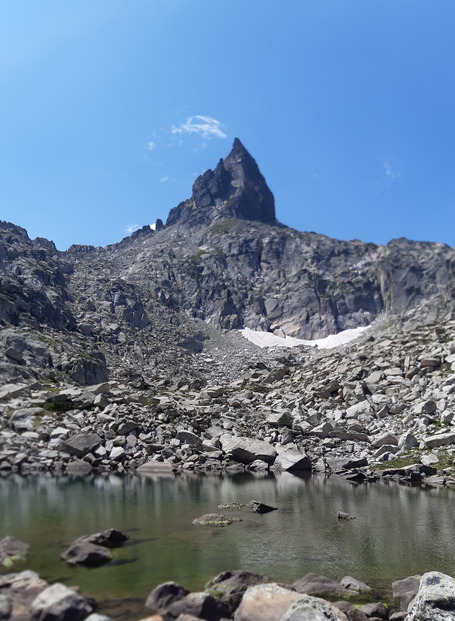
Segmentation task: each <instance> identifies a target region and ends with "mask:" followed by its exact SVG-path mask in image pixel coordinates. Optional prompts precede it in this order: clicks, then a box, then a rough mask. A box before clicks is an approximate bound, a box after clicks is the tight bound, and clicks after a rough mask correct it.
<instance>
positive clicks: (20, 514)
mask: <svg viewBox="0 0 455 621" xmlns="http://www.w3.org/2000/svg"><path fill="white" fill-rule="evenodd" d="M251 499H255V500H260V501H262V502H265V503H267V504H270V505H273V506H276V507H278V511H274V512H273V513H269V514H265V515H259V514H256V513H253V512H251V511H250V510H248V508H246V507H244V508H242V509H239V510H235V511H232V513H233V515H235V516H237V517H240V518H242V521H241V522H238V523H234V524H232V525H230V526H227V527H224V528H220V527H218V528H213V527H204V526H198V525H194V524H192V520H193V519H194V518H196V517H199V516H200V515H202V514H204V513H213V512H224V513H228V511H222V510H220V509H217V505H219V504H223V503H229V502H234V501H235V502H239V503H246V502H248V501H249V500H251ZM454 509H455V493H454V492H452V491H450V490H447V489H425V490H424V489H421V488H420V487H409V486H404V485H399V484H395V483H389V484H387V483H374V484H368V485H352V484H349V483H347V482H345V481H344V480H342V479H339V478H337V477H330V478H326V477H323V476H314V475H313V476H311V475H309V476H305V477H298V476H294V475H292V474H289V473H281V474H276V475H273V474H267V475H265V476H262V477H261V476H259V477H258V476H254V475H252V474H238V475H234V476H220V475H192V474H183V475H179V476H173V475H172V476H147V477H145V476H135V475H125V476H117V475H112V474H109V475H106V476H88V477H67V476H65V477H63V476H62V477H52V476H40V477H26V478H22V477H19V476H10V477H7V478H4V479H1V480H0V538H2V537H4V536H5V535H13V536H14V537H16V538H18V539H21V540H23V541H25V542H27V543H29V544H30V546H31V549H30V554H29V556H28V558H27V560H26V561H25V562H20V563H17V564H16V565H15V567H14V569H13V570H11V569H10V570H6V569H3V570H2V572H3V573H6V572H7V571H21V570H23V569H25V568H27V569H33V570H34V571H36V572H38V573H39V574H40V576H41V577H43V578H45V579H46V580H48V581H61V582H64V583H65V584H67V585H74V584H77V585H79V586H80V587H81V589H82V590H83V591H85V592H87V593H88V594H90V595H91V596H93V597H95V599H96V600H97V601H98V603H99V605H100V608H99V611H100V612H104V613H105V614H109V615H110V616H111V617H112V618H114V619H119V620H122V621H130V620H135V619H139V618H141V616H146V609H145V608H144V602H145V599H146V597H147V595H148V593H149V592H150V591H151V590H152V588H154V587H155V586H156V585H157V584H159V583H160V582H164V581H167V580H175V581H176V582H179V583H181V584H182V585H184V586H185V587H187V588H188V589H191V590H200V589H202V588H203V586H204V584H205V582H206V581H207V580H208V579H209V578H211V577H213V576H215V575H216V574H217V573H219V572H221V571H224V570H227V569H240V568H241V569H245V570H249V571H253V572H258V573H263V574H265V575H267V576H268V577H269V578H270V579H272V580H274V581H279V582H287V583H291V582H294V581H295V580H297V579H298V578H301V577H302V576H304V575H305V574H306V573H308V572H316V573H321V574H324V575H327V576H329V577H330V578H333V579H335V580H340V579H341V578H342V577H343V576H345V575H351V576H353V577H355V578H357V579H359V580H362V581H363V582H366V583H367V584H369V585H370V586H372V587H373V588H374V589H375V590H376V591H377V592H378V594H379V595H380V596H382V597H385V598H388V597H389V596H390V587H391V583H392V581H393V580H397V579H400V578H405V577H407V576H409V575H414V574H419V573H424V572H425V571H429V570H432V569H434V570H439V571H442V572H444V573H448V574H450V575H455V537H454V534H455V522H454ZM339 511H344V512H346V513H349V514H350V515H352V516H356V519H355V520H350V521H338V519H337V514H338V512H339ZM110 527H114V528H118V529H120V530H122V531H124V532H125V533H126V534H128V536H129V537H130V539H129V541H128V542H127V544H125V545H124V546H122V547H121V548H118V549H116V550H114V551H113V553H114V557H115V558H114V561H113V562H111V563H109V564H107V565H105V566H103V567H99V568H96V569H87V568H83V567H71V566H68V565H66V564H65V563H64V562H63V561H61V560H60V558H59V556H60V554H61V553H62V552H63V551H64V550H65V548H66V547H67V546H68V545H69V544H70V543H71V542H72V541H73V540H74V539H75V538H76V537H80V536H81V535H87V534H91V533H95V532H98V531H100V530H104V529H106V528H110Z"/></svg>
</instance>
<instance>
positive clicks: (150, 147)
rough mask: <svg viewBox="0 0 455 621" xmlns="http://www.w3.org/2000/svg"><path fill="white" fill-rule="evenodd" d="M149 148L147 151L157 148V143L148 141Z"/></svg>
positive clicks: (147, 146) (147, 147)
mask: <svg viewBox="0 0 455 621" xmlns="http://www.w3.org/2000/svg"><path fill="white" fill-rule="evenodd" d="M145 148H146V149H147V151H152V150H153V149H155V148H156V144H155V143H154V142H153V141H152V140H150V142H147V145H146V147H145Z"/></svg>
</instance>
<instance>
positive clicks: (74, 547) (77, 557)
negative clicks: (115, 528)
mask: <svg viewBox="0 0 455 621" xmlns="http://www.w3.org/2000/svg"><path fill="white" fill-rule="evenodd" d="M61 558H62V559H63V560H64V561H66V562H67V563H70V564H71V565H85V567H99V566H100V565H104V564H105V563H108V562H109V561H111V560H112V554H111V553H110V552H109V550H108V549H107V548H105V547H104V546H97V545H95V544H94V543H90V542H89V541H75V542H74V543H72V544H71V545H70V547H69V548H68V549H67V550H65V552H63V554H62V555H61Z"/></svg>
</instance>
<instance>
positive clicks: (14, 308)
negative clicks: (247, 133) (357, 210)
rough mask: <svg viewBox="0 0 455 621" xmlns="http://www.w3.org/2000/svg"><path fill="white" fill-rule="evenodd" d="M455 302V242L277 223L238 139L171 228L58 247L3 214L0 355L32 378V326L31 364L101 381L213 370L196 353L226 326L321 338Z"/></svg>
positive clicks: (431, 312) (199, 376)
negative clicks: (339, 236) (331, 232)
mask: <svg viewBox="0 0 455 621" xmlns="http://www.w3.org/2000/svg"><path fill="white" fill-rule="evenodd" d="M454 308H455V249H453V248H450V247H448V246H445V245H443V244H437V243H424V242H412V241H408V240H406V239H398V240H393V241H392V242H390V243H389V244H388V245H387V246H378V245H375V244H368V243H364V242H361V241H358V240H352V241H340V240H334V239H330V238H328V237H326V236H324V235H319V234H316V233H305V232H299V231H296V230H294V229H291V228H288V227H286V226H284V225H282V224H280V223H279V222H278V221H277V220H276V215H275V206H274V199H273V195H272V193H271V191H270V190H269V188H268V187H267V184H266V181H265V179H264V177H263V176H262V174H261V173H260V171H259V168H258V166H257V164H256V162H255V161H254V159H253V158H252V157H251V155H250V154H249V153H248V152H247V150H246V149H245V147H244V146H243V145H242V144H241V142H240V141H239V140H238V139H236V140H235V142H234V145H233V149H232V151H231V153H230V154H229V155H228V157H227V158H226V159H225V160H220V162H219V163H218V165H217V166H216V168H215V169H214V170H213V171H211V170H209V171H207V172H206V173H204V175H202V176H201V177H199V178H198V179H196V181H195V183H194V186H193V192H192V196H191V198H190V199H188V200H186V201H184V202H183V203H181V204H180V205H178V206H177V207H176V208H174V209H172V210H171V212H170V214H169V217H168V219H167V221H166V225H163V223H162V222H161V221H159V222H157V225H156V226H155V227H153V228H152V227H150V226H144V227H143V228H142V229H141V230H139V231H137V232H136V233H134V234H133V235H131V236H130V237H128V238H125V239H124V240H122V241H121V242H119V243H117V244H113V245H111V246H107V247H106V248H94V247H91V246H72V247H71V248H70V249H69V250H68V251H65V252H59V251H57V250H56V248H55V246H54V244H53V243H52V242H49V241H47V240H44V239H36V240H30V239H29V238H28V235H27V233H26V231H25V230H24V229H21V228H20V227H17V226H15V225H13V224H9V223H1V224H0V321H1V322H2V325H3V331H2V334H3V341H4V344H5V351H6V350H9V351H10V354H11V355H12V357H11V355H10V356H9V357H8V356H6V354H4V355H3V362H2V364H3V367H2V368H3V373H4V377H15V376H18V377H20V376H24V374H27V373H28V370H27V369H28V367H30V365H31V364H32V363H31V361H30V360H29V358H27V356H25V358H24V355H23V353H22V354H21V351H20V350H21V345H20V342H22V349H24V348H26V346H25V345H24V342H25V341H24V340H22V341H20V338H19V340H18V338H16V337H17V336H18V334H19V335H20V334H23V332H24V330H25V331H26V332H27V331H28V333H33V335H34V337H33V338H35V339H36V338H38V340H39V335H46V339H47V340H48V341H49V344H48V347H47V349H46V351H45V352H44V353H43V352H41V354H39V355H38V354H36V356H35V360H34V362H33V364H35V365H37V368H39V369H41V371H37V373H38V375H39V373H42V370H43V369H53V370H54V371H55V372H58V373H66V374H68V375H69V376H70V377H72V378H73V379H74V380H75V381H78V382H80V383H95V382H96V381H102V379H103V378H104V377H107V376H108V375H109V374H111V375H112V373H114V374H118V373H120V372H122V373H126V376H128V377H130V378H135V377H136V378H137V377H138V376H141V374H142V379H139V380H138V381H139V383H140V382H142V381H145V380H144V376H147V377H148V378H149V379H148V380H147V381H151V380H150V378H151V377H153V376H156V375H157V374H160V373H161V372H164V373H168V374H170V375H171V376H173V377H181V378H182V381H184V379H185V378H186V377H190V378H193V380H194V381H196V380H197V381H203V378H204V377H205V375H206V374H207V373H208V374H209V375H210V373H213V372H214V370H213V365H212V364H211V363H210V364H207V365H206V364H204V363H201V361H202V357H201V356H199V354H200V353H201V352H205V351H209V350H210V348H211V347H212V346H213V348H214V350H216V348H217V346H215V345H213V344H214V343H217V342H218V339H219V338H221V336H220V334H219V332H217V330H219V329H223V330H234V329H236V328H240V327H250V328H253V329H261V330H270V331H274V332H275V333H277V334H287V335H289V336H295V337H300V338H305V339H312V338H320V337H324V336H327V335H328V334H333V333H336V332H338V331H340V330H344V329H347V328H354V327H357V326H366V325H369V324H370V323H371V322H372V321H373V320H374V319H375V318H377V317H378V316H380V315H383V314H395V315H404V314H406V313H409V312H412V313H416V312H418V313H420V314H421V317H422V320H423V321H433V320H443V319H444V318H447V317H450V316H452V315H453V312H454ZM8 331H9V332H8ZM11 331H12V332H11ZM5 335H6V336H5ZM37 335H38V336H37ZM50 335H52V337H51V336H50ZM28 338H31V336H30V334H29V335H28ZM232 338H233V339H234V340H233V341H232V339H231V341H232V343H233V345H232V350H229V351H231V352H233V351H235V350H236V347H238V345H235V343H236V342H237V341H235V338H237V337H234V335H232ZM239 338H240V337H239ZM8 339H9V340H8ZM225 340H226V339H225ZM12 342H14V343H15V346H14V347H12V346H11V343H12ZM226 342H227V340H226ZM245 347H247V346H246V345H245ZM29 349H30V347H29ZM35 349H36V350H37V351H38V350H39V347H38V346H36V347H35ZM228 349H229V348H228ZM251 351H252V350H251ZM14 352H15V353H14ZM21 356H22V357H21ZM198 356H199V357H198ZM194 357H196V359H197V360H198V362H197V364H195V362H194V361H195V358H194ZM234 358H235V356H234ZM200 363H201V364H200ZM230 369H231V370H230V371H229V372H231V373H234V374H235V372H236V371H235V369H234V368H232V367H231V368H230ZM219 371H220V372H221V369H219ZM217 372H218V371H217ZM226 372H228V371H227V370H226ZM14 374H16V375H14Z"/></svg>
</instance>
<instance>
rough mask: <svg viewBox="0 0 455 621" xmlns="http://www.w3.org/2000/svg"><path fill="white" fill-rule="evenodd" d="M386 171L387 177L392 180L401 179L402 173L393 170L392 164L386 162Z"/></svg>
mask: <svg viewBox="0 0 455 621" xmlns="http://www.w3.org/2000/svg"><path fill="white" fill-rule="evenodd" d="M384 170H385V174H386V175H387V177H390V179H392V180H394V179H399V178H400V177H401V173H400V172H398V171H397V170H393V168H392V166H391V164H390V162H387V161H386V162H384Z"/></svg>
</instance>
